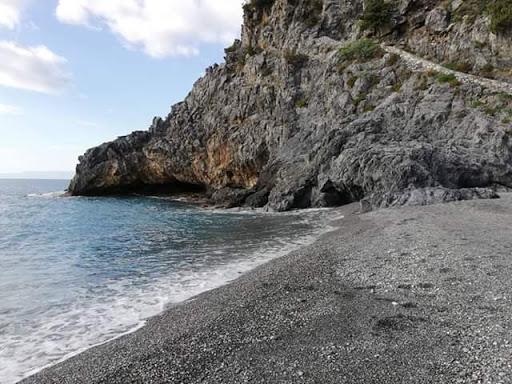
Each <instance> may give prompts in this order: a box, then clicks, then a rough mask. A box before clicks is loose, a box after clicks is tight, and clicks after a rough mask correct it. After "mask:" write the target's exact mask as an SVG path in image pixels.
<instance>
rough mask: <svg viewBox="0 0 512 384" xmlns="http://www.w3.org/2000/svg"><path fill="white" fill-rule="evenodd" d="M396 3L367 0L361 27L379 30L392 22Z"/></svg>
mask: <svg viewBox="0 0 512 384" xmlns="http://www.w3.org/2000/svg"><path fill="white" fill-rule="evenodd" d="M394 9H395V5H394V4H393V3H392V2H386V1H384V0H365V2H364V11H363V15H362V16H361V28H362V29H363V30H364V31H365V30H372V31H378V30H381V29H383V28H385V27H386V26H388V25H389V24H391V17H392V16H393V11H394Z"/></svg>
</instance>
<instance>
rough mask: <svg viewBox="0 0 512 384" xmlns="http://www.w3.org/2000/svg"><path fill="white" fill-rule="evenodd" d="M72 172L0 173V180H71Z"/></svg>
mask: <svg viewBox="0 0 512 384" xmlns="http://www.w3.org/2000/svg"><path fill="white" fill-rule="evenodd" d="M72 178H73V172H68V171H49V172H42V171H41V172H39V171H26V172H12V173H11V172H9V173H0V179H27V180H71V179H72Z"/></svg>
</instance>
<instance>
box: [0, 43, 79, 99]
mask: <svg viewBox="0 0 512 384" xmlns="http://www.w3.org/2000/svg"><path fill="white" fill-rule="evenodd" d="M66 62H67V60H66V59H65V58H63V57H61V56H58V55H56V54H55V53H53V52H52V51H50V50H49V49H48V48H47V47H45V46H44V45H39V46H36V47H22V46H20V45H18V44H17V43H14V42H10V41H0V85H2V86H5V87H13V88H20V89H25V90H30V91H35V92H42V93H49V94H56V93H60V92H61V91H62V90H63V89H64V88H65V87H66V86H67V85H68V84H69V82H70V78H71V76H70V74H69V73H68V72H67V71H66V70H65V68H64V65H65V63H66Z"/></svg>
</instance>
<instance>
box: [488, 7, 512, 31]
mask: <svg viewBox="0 0 512 384" xmlns="http://www.w3.org/2000/svg"><path fill="white" fill-rule="evenodd" d="M487 10H488V12H489V15H490V16H491V30H492V31H493V32H494V33H502V32H507V31H509V30H511V29H512V0H495V1H491V2H490V4H489V5H488V7H487Z"/></svg>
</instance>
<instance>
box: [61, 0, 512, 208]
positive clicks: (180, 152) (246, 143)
mask: <svg viewBox="0 0 512 384" xmlns="http://www.w3.org/2000/svg"><path fill="white" fill-rule="evenodd" d="M507 12H508V13H507ZM511 30H512V5H511V4H510V0H499V1H487V2H486V1H477V2H472V1H468V2H462V1H457V0H454V1H451V2H450V1H436V0H416V1H414V0H402V1H397V2H384V1H382V0H365V1H363V0H252V1H250V2H249V3H247V4H246V5H245V6H244V25H243V27H242V35H241V39H240V40H237V41H235V43H234V44H233V46H231V47H229V48H227V49H226V58H225V60H226V61H225V63H224V64H221V65H214V66H212V67H210V68H209V69H208V70H207V72H206V75H205V76H204V77H203V78H201V79H199V80H198V81H197V82H196V84H195V85H194V87H193V89H192V91H191V92H190V94H189V95H188V96H187V97H186V99H185V100H184V101H183V102H181V103H178V104H176V105H174V106H173V107H172V110H171V113H170V114H169V115H168V116H167V117H166V118H165V119H162V118H155V119H154V121H153V123H152V125H151V127H150V128H149V130H148V131H140V132H134V133H132V134H130V135H128V136H125V137H120V138H118V139H117V140H114V141H112V142H110V143H105V144H102V145H100V146H98V147H96V148H93V149H90V150H89V151H87V152H86V153H85V155H83V156H81V157H80V159H79V161H80V162H79V165H78V166H77V169H76V175H75V177H74V179H73V180H72V182H71V184H70V186H69V191H70V193H71V194H73V195H104V194H113V193H116V194H117V193H128V192H139V191H144V190H151V189H158V190H159V191H164V192H173V191H176V190H182V191H198V190H199V191H204V192H206V193H208V195H209V196H210V197H211V199H212V200H213V201H214V202H216V203H218V204H224V205H228V206H239V205H248V206H252V207H263V206H266V207H268V208H269V209H275V210H280V211H282V210H289V209H293V208H307V207H323V206H335V205H343V204H347V203H351V202H354V201H359V200H364V201H365V206H366V207H367V208H368V209H372V208H374V207H385V206H392V205H404V204H427V203H431V202H439V201H451V200H461V199H470V198H478V197H486V198H488V197H496V193H495V191H496V190H497V189H498V188H503V189H508V188H512V123H511V121H512V72H511V69H510V68H511V66H512V35H511Z"/></svg>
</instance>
